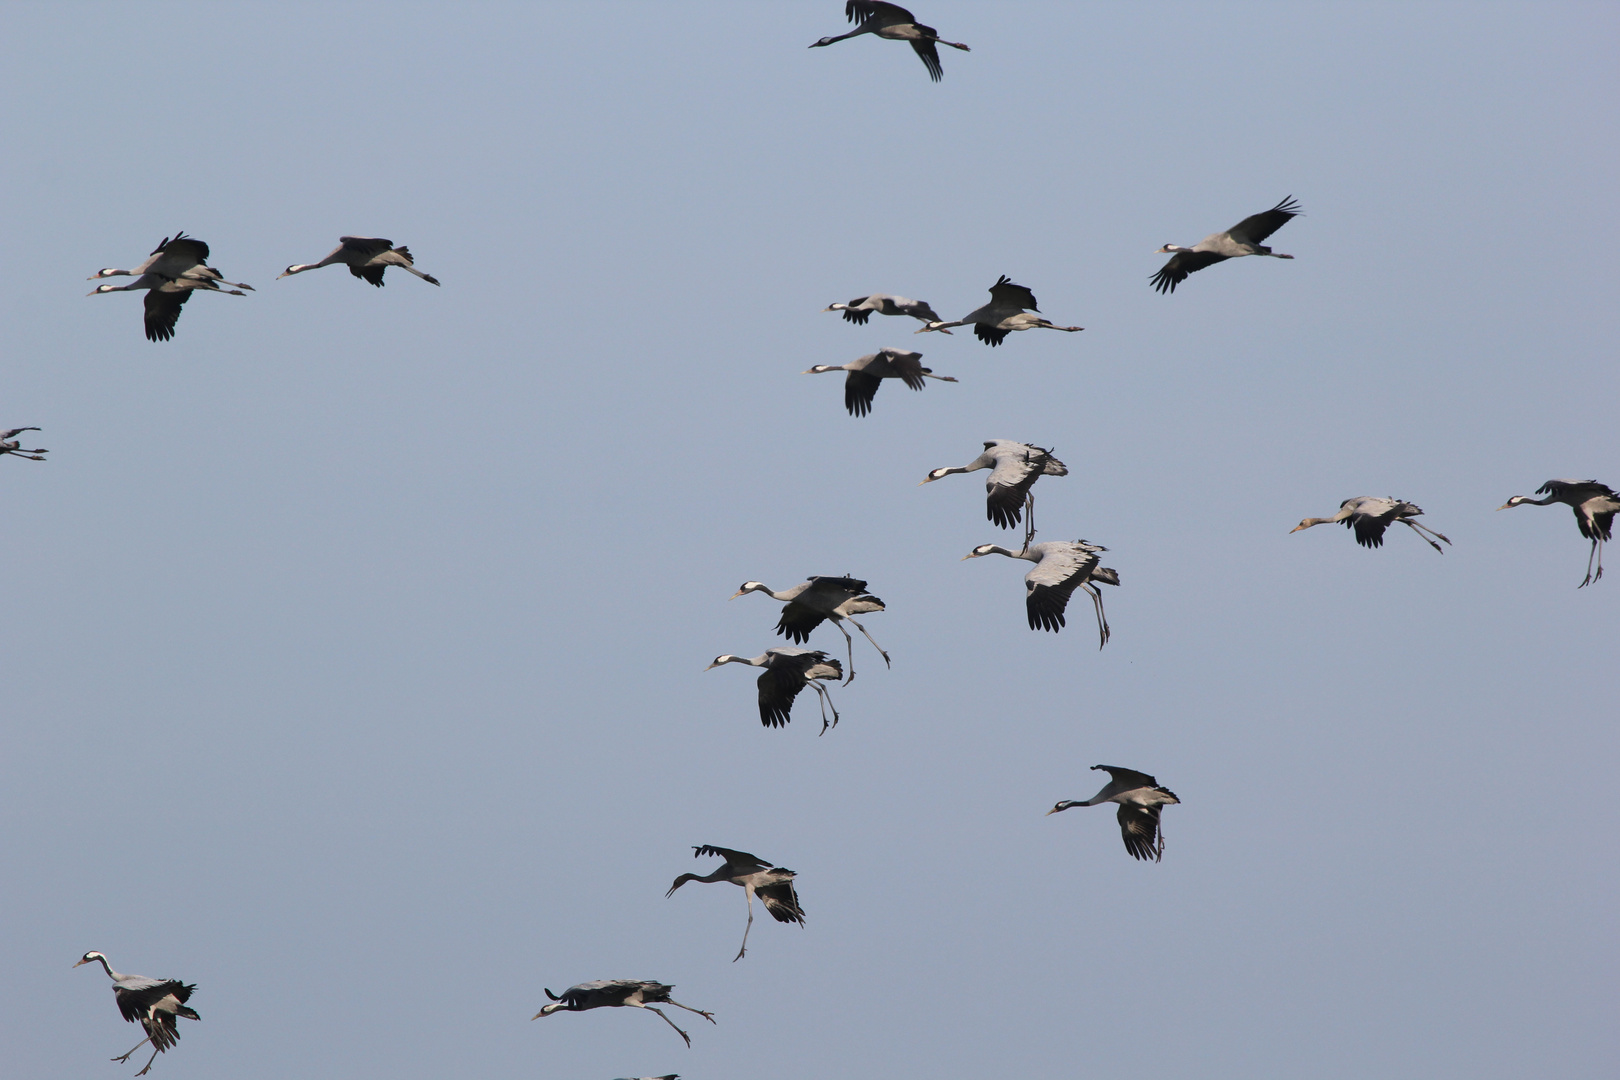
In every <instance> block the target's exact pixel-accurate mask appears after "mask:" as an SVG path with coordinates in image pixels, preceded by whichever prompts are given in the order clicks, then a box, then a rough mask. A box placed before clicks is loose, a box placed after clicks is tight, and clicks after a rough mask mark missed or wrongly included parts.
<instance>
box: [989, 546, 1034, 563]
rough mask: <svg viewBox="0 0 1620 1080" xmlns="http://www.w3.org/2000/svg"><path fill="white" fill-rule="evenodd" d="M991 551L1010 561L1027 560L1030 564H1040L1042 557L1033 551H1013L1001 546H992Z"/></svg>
mask: <svg viewBox="0 0 1620 1080" xmlns="http://www.w3.org/2000/svg"><path fill="white" fill-rule="evenodd" d="M990 550H991V551H993V552H995V553H996V554H997V555H1005V556H1007V557H1008V558H1009V559H1027V560H1028V561H1029V562H1040V561H1041V557H1040V556H1039V555H1037V554H1035V553H1034V552H1032V551H1012V550H1010V549H1008V548H1004V547H1002V546H1001V545H999V544H991V545H990Z"/></svg>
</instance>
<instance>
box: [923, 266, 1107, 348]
mask: <svg viewBox="0 0 1620 1080" xmlns="http://www.w3.org/2000/svg"><path fill="white" fill-rule="evenodd" d="M1025 309H1028V310H1025ZM1039 310H1040V307H1039V306H1038V305H1037V304H1036V303H1035V294H1034V293H1033V292H1030V291H1029V290H1028V289H1026V288H1024V287H1023V286H1022V285H1015V284H1013V282H1012V279H1011V278H1009V277H1007V275H1006V274H1002V275H1001V277H999V278H998V279H997V280H996V283H995V284H994V285H992V286H990V302H989V303H988V304H985V305H984V306H983V307H980V308H975V309H974V310H972V311H970V312H968V313H967V314H966V315H964V316H962V317H961V318H960V319H957V320H956V321H955V322H931V323H929V324H928V325H927V326H925V327H923V328H922V329H921V330H918V331H917V333H919V334H926V333H928V332H929V331H934V330H947V329H949V328H950V327H953V326H967V325H968V324H969V323H971V324H972V325H973V336H974V337H977V338H978V339H979V340H980V341H982V342H984V343H985V344H986V345H990V346H992V347H994V346H996V345H1000V344H1001V343H1002V342H1003V341H1005V340H1006V338H1007V335H1008V334H1011V333H1013V332H1014V331H1017V330H1062V331H1063V332H1064V333H1068V334H1073V333H1076V332H1078V331H1080V330H1084V329H1085V327H1083V326H1059V325H1057V324H1056V323H1054V322H1049V321H1047V320H1046V319H1043V318H1041V317H1040V316H1039V315H1036V314H1032V313H1033V312H1037V311H1039Z"/></svg>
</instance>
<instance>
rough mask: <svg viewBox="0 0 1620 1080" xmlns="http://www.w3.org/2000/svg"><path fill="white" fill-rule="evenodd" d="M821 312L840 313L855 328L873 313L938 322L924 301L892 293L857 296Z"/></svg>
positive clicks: (936, 316)
mask: <svg viewBox="0 0 1620 1080" xmlns="http://www.w3.org/2000/svg"><path fill="white" fill-rule="evenodd" d="M821 310H822V311H823V312H827V311H842V312H843V313H844V321H845V322H852V323H854V324H855V325H856V326H865V325H866V321H867V320H868V319H870V318H871V317H872V313H873V312H874V311H875V312H877V313H878V314H879V315H909V316H911V317H912V318H913V319H916V320H917V321H918V322H921V323H924V324H927V323H931V322H939V321H940V318H939V315H938V314H936V313H935V311H934V309H933V308H931V307H929V306H928V302H927V301H926V300H912V299H911V298H910V297H905V296H895V295H894V294H892V293H880V292H878V293H873V294H871V295H870V296H857V297H856V298H855V299H853V300H851V301H850V302H849V303H847V304H830V305H828V306H827V307H824V308H822V309H821ZM945 333H947V334H949V333H950V331H949V330H947V331H945Z"/></svg>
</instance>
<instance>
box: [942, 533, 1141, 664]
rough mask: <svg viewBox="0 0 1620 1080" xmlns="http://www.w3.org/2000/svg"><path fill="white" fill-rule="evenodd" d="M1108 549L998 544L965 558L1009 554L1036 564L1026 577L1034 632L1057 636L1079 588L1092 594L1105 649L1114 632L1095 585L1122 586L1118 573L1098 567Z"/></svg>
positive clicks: (1063, 543)
mask: <svg viewBox="0 0 1620 1080" xmlns="http://www.w3.org/2000/svg"><path fill="white" fill-rule="evenodd" d="M1107 550H1108V549H1107V548H1105V547H1103V546H1102V545H1101V544H1091V543H1087V542H1086V541H1084V540H1048V541H1046V542H1045V543H1044V544H1031V545H1029V546H1028V547H1026V548H1025V549H1024V550H1023V551H1009V550H1008V549H1006V548H1004V547H1000V546H999V545H996V544H980V545H979V546H978V547H976V548H974V549H973V550H972V551H970V552H968V553H967V554H966V555H964V556H962V558H963V560H967V559H977V558H980V557H982V556H985V555H1005V556H1007V557H1008V558H1010V559H1023V560H1025V561H1026V562H1032V563H1034V564H1035V569H1033V570H1031V571H1030V572H1029V573H1027V574H1025V575H1024V608H1025V611H1026V612H1027V614H1028V615H1029V628H1030V629H1031V630H1050V631H1051V632H1053V633H1056V632H1057V631H1059V630H1061V629H1062V628H1063V627H1064V626H1065V625H1066V620H1065V618H1064V615H1063V612H1064V609H1065V608H1067V607H1068V606H1069V597H1070V596H1071V595H1072V594H1073V593H1074V590H1075V589H1084V590H1086V592H1088V593H1090V594H1091V603H1092V606H1093V607H1095V608H1096V609H1097V636H1098V637H1099V638H1100V639H1101V641H1100V643H1099V644H1098V645H1097V648H1099V649H1101V648H1102V647H1103V646H1104V645H1106V644H1108V639H1109V637H1111V636H1112V631H1110V630H1109V629H1108V619H1107V618H1106V617H1105V616H1104V614H1103V602H1102V593H1100V592H1098V591H1097V590H1096V589H1095V588H1093V587H1092V585H1091V582H1093V581H1100V582H1102V583H1103V584H1105V585H1118V584H1119V573H1118V571H1115V570H1113V569H1110V568H1109V567H1106V566H1098V565H1097V556H1098V554H1099V553H1101V552H1104V551H1107Z"/></svg>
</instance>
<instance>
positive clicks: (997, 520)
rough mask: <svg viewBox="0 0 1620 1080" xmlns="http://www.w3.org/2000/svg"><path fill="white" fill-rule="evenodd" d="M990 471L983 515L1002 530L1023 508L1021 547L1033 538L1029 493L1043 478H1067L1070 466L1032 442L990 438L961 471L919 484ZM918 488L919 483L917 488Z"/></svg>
mask: <svg viewBox="0 0 1620 1080" xmlns="http://www.w3.org/2000/svg"><path fill="white" fill-rule="evenodd" d="M981 469H989V470H990V475H989V477H987V478H986V479H985V482H984V491H985V502H984V516H985V517H986V518H988V519H989V520H990V521H991V522H992V523H994V524H995V525H997V526H999V527H1000V528H1003V529H1011V528H1015V527H1016V526H1017V525H1018V522H1019V516H1020V514H1021V512H1022V511H1023V510H1024V509H1026V508H1027V509H1028V510H1029V523H1028V525H1027V526H1026V527H1025V529H1024V547H1025V548H1026V549H1028V547H1029V545H1030V541H1032V540H1034V539H1035V496H1034V494H1033V493H1032V492H1031V491H1030V489H1031V488H1033V487H1034V486H1035V481H1036V480H1039V479H1040V478H1041V477H1043V476H1068V475H1069V467H1068V466H1067V465H1065V464H1063V462H1061V461H1059V460H1058V459H1057V458H1055V457H1053V456H1052V451H1050V450H1047V449H1045V448H1043V447H1039V446H1035V445H1033V444H1032V443H1021V442H1014V441H1012V440H1011V439H990V440H988V441H987V442H986V443H985V444H984V453H982V454H980V455H979V456H978V457H976V458H974V459H973V460H972V461H970V462H968V463H967V464H966V465H963V466H961V467H960V468H947V469H935V470H934V471H933V472H931V473H929V474H928V475H927V476H925V477H923V478H922V484H927V483H930V482H932V481H934V480H942V479H944V478H945V477H947V476H951V475H952V474H955V473H970V472H978V471H979V470H981ZM918 486H919V487H920V486H921V484H919V485H918Z"/></svg>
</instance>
